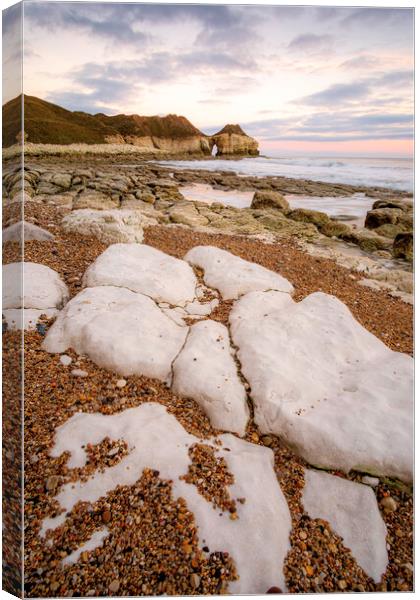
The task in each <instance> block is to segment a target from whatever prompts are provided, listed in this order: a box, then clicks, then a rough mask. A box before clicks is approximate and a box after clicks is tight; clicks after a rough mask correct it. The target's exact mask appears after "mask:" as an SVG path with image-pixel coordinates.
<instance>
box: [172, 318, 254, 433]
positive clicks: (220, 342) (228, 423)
mask: <svg viewBox="0 0 420 600" xmlns="http://www.w3.org/2000/svg"><path fill="white" fill-rule="evenodd" d="M173 371H174V380H173V390H174V392H175V393H177V394H180V395H181V396H186V397H188V398H193V399H194V400H195V401H196V402H197V403H198V404H199V405H200V406H201V407H202V408H203V409H204V412H205V413H206V414H207V415H209V418H210V421H211V422H212V424H213V425H214V426H215V427H217V428H218V429H221V430H225V431H234V432H235V433H237V434H239V435H244V434H245V428H246V425H247V422H248V419H249V410H248V406H247V400H246V393H245V389H244V387H243V385H242V383H241V381H240V379H239V376H238V372H237V366H236V363H235V361H234V358H233V351H232V349H231V347H230V340H229V332H228V330H227V328H226V327H225V326H224V325H222V323H216V322H215V321H212V320H205V321H201V322H200V323H197V324H195V325H193V326H192V327H191V328H190V332H189V335H188V338H187V340H186V343H185V346H184V348H183V349H182V352H181V353H180V355H179V356H178V358H177V359H176V360H175V362H174V367H173Z"/></svg>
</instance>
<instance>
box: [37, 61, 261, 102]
mask: <svg viewBox="0 0 420 600" xmlns="http://www.w3.org/2000/svg"><path fill="white" fill-rule="evenodd" d="M254 67H255V64H254V62H253V60H252V59H249V60H245V59H238V58H235V57H232V56H230V55H228V54H225V53H223V52H218V51H214V52H207V53H206V52H186V53H179V54H172V53H169V52H153V53H151V54H149V55H148V56H146V57H145V58H144V59H142V60H126V61H113V62H109V63H105V64H100V63H94V62H91V63H85V64H84V65H82V66H81V67H79V68H77V69H74V70H73V71H70V72H69V73H66V77H67V78H68V79H69V80H70V82H71V83H70V88H69V89H61V90H59V91H55V92H50V93H49V94H48V96H47V100H49V101H51V102H56V103H58V104H61V105H63V106H65V107H66V108H69V109H71V110H83V111H85V112H98V111H99V112H105V113H107V114H111V113H113V112H116V111H117V110H118V109H117V107H118V106H121V105H124V104H127V101H128V100H129V99H130V98H133V97H136V98H138V95H139V86H142V85H147V84H149V85H159V84H164V83H167V82H171V81H175V80H184V81H186V80H187V78H189V77H191V76H195V75H207V76H210V75H211V74H214V73H219V72H224V71H225V70H227V71H228V73H229V87H228V88H226V89H223V88H222V89H220V88H216V89H215V90H214V92H213V93H214V94H215V95H216V96H217V95H219V96H222V95H224V96H228V95H229V94H233V93H237V92H239V91H243V90H244V89H245V88H246V87H247V86H248V87H249V86H250V85H252V84H253V83H254V80H253V79H252V78H250V77H246V76H241V73H248V72H249V71H250V70H251V69H252V68H254Z"/></svg>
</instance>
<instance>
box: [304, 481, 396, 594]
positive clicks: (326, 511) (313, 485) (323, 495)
mask: <svg viewBox="0 0 420 600" xmlns="http://www.w3.org/2000/svg"><path fill="white" fill-rule="evenodd" d="M302 503H303V507H304V509H305V511H306V512H307V513H308V514H309V516H310V517H311V518H312V519H317V518H318V519H324V520H325V521H328V522H329V523H330V525H331V527H332V528H333V529H334V531H335V532H336V533H337V534H338V535H339V536H341V537H342V538H343V543H344V546H347V548H350V550H351V552H352V554H353V556H354V558H355V559H356V561H357V563H358V564H359V565H360V566H361V567H362V569H363V570H364V571H365V573H366V574H367V575H369V577H372V579H373V580H374V581H375V582H379V581H380V580H381V575H382V574H383V573H384V572H385V570H386V567H387V565H388V553H387V550H386V536H387V529H386V526H385V523H384V522H383V520H382V517H381V513H380V511H379V508H378V503H377V501H376V497H375V494H374V492H373V490H371V489H370V488H369V487H367V486H366V485H363V484H361V483H355V482H353V481H348V480H347V479H342V478H341V477H336V476H334V475H330V474H329V473H322V472H320V471H312V470H305V487H304V489H303V496H302Z"/></svg>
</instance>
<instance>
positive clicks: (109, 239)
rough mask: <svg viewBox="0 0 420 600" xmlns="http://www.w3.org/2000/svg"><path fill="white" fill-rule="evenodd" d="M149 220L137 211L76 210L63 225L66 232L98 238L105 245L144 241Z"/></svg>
mask: <svg viewBox="0 0 420 600" xmlns="http://www.w3.org/2000/svg"><path fill="white" fill-rule="evenodd" d="M145 222H147V219H146V218H145V217H143V215H142V214H141V213H140V212H138V211H135V210H90V209H80V210H74V211H73V212H71V213H70V214H69V215H66V216H65V217H64V219H63V221H62V223H61V225H62V227H63V229H64V231H66V232H71V233H80V234H82V235H88V236H94V237H97V238H98V239H99V240H101V242H104V243H105V244H116V243H130V242H142V241H143V224H144V223H145Z"/></svg>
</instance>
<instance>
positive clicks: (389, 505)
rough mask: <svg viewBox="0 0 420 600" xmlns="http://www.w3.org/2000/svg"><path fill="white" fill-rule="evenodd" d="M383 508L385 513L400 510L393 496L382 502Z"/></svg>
mask: <svg viewBox="0 0 420 600" xmlns="http://www.w3.org/2000/svg"><path fill="white" fill-rule="evenodd" d="M381 506H382V508H383V509H384V511H385V512H395V511H396V510H397V508H398V504H397V503H396V501H395V500H394V498H393V497H392V496H386V497H385V498H382V500H381Z"/></svg>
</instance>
